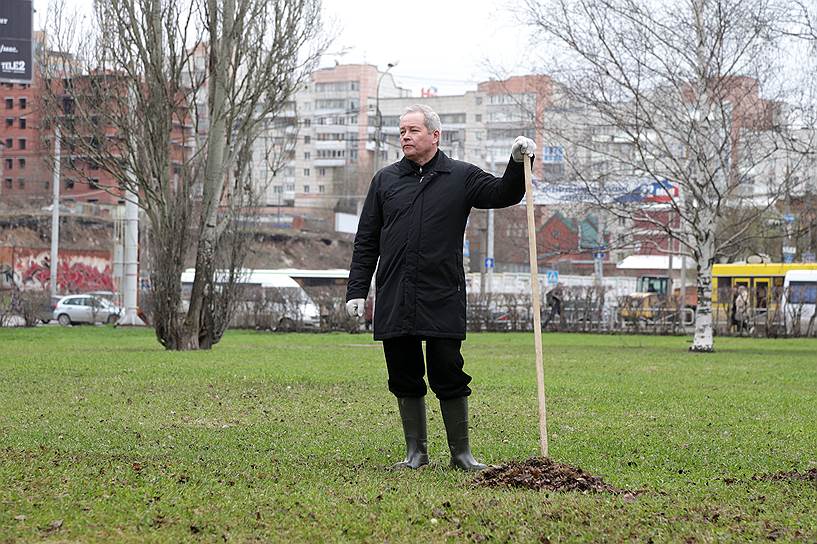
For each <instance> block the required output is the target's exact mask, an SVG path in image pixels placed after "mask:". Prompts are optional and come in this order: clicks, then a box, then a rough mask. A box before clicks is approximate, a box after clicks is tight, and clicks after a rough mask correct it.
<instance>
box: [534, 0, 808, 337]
mask: <svg viewBox="0 0 817 544" xmlns="http://www.w3.org/2000/svg"><path fill="white" fill-rule="evenodd" d="M788 8H789V6H788V4H787V2H785V1H783V0H780V1H777V0H680V1H678V2H642V1H640V0H527V3H526V10H525V13H524V17H525V19H526V20H527V21H528V22H529V23H530V24H531V25H532V26H533V27H534V28H535V30H536V31H537V32H538V34H539V35H540V36H542V37H543V40H544V43H545V44H546V45H547V47H548V49H546V51H548V53H549V54H552V57H553V59H554V60H549V61H547V62H548V68H549V72H550V73H551V74H552V75H553V76H554V77H555V78H556V79H558V80H559V81H560V82H561V83H562V85H561V86H560V87H559V88H558V89H557V91H556V93H555V98H554V104H555V106H554V107H553V108H551V111H549V112H547V113H546V126H545V129H544V130H545V134H546V137H547V138H550V139H551V140H552V141H553V142H554V143H558V144H559V145H563V146H564V147H565V160H566V161H567V163H568V167H569V171H570V173H569V177H572V178H573V179H574V180H577V181H580V182H581V183H583V184H584V186H585V187H586V189H587V192H588V194H590V195H592V198H593V200H594V202H595V204H596V205H597V206H599V207H601V208H603V209H604V210H605V211H606V212H607V213H608V214H609V215H611V216H613V217H616V218H623V219H624V220H625V221H629V224H631V225H632V224H633V222H636V223H638V224H640V225H642V226H648V227H649V228H652V229H655V230H656V231H659V232H662V233H664V236H666V237H667V238H668V239H670V240H675V241H677V242H676V243H677V244H678V245H680V247H681V249H682V251H683V253H685V254H688V255H690V256H692V257H693V258H694V260H695V262H696V263H697V291H698V305H697V308H696V321H695V335H694V341H693V344H692V346H691V348H690V349H691V350H692V351H712V350H713V334H712V330H713V327H712V304H711V300H712V299H711V297H712V288H711V277H712V275H711V271H712V265H713V264H714V263H715V262H717V260H718V259H719V258H720V257H721V256H723V255H724V254H725V253H726V252H727V250H729V249H730V248H734V247H735V246H736V245H738V246H739V245H740V241H741V240H742V238H743V237H744V236H745V235H747V233H748V231H749V227H750V225H752V224H754V221H753V220H752V219H753V218H755V217H758V216H761V215H762V214H764V213H767V212H768V211H769V210H773V209H774V206H775V204H776V203H777V202H778V200H779V198H780V197H781V195H783V194H785V192H786V191H793V190H796V189H798V187H796V184H797V183H799V182H800V178H798V177H797V173H798V172H799V171H800V169H801V168H802V166H803V157H804V155H803V153H802V151H803V149H804V146H803V142H802V141H800V140H799V139H798V138H797V137H796V135H795V134H793V132H792V131H791V130H790V129H791V118H790V116H791V111H790V109H789V108H787V107H786V104H785V98H786V97H787V96H788V92H789V91H790V89H788V88H787V86H786V81H785V78H784V77H782V75H783V73H784V70H781V68H782V67H781V66H779V64H778V63H779V59H780V58H781V57H780V56H779V55H780V53H781V52H782V51H783V50H784V49H785V47H786V43H785V40H784V39H783V33H782V32H781V28H782V26H783V25H784V24H786V21H787V18H788V16H789V15H790V13H789V9H788ZM781 164H785V167H784V168H781V167H780V165H781ZM776 165H777V166H776ZM630 180H640V181H641V182H644V181H646V182H649V183H651V184H652V187H654V188H655V190H656V192H657V194H656V195H654V196H658V197H660V198H658V199H657V200H660V201H661V204H660V207H659V209H652V210H651V209H648V208H645V207H644V205H643V202H639V200H640V199H639V198H638V196H639V195H638V194H635V195H633V194H629V195H628V190H629V189H633V188H634V187H628V185H627V183H628V181H630ZM676 187H677V188H678V189H679V191H677V192H676V189H675V188H676ZM628 196H633V197H635V198H628ZM634 201H636V202H634ZM736 210H740V213H735V211H736ZM669 250H670V251H671V250H672V249H671V248H670V249H669Z"/></svg>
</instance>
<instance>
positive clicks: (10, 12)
mask: <svg viewBox="0 0 817 544" xmlns="http://www.w3.org/2000/svg"><path fill="white" fill-rule="evenodd" d="M32 16H33V7H32V2H31V0H0V81H4V82H12V83H31V78H32V73H33V72H32V67H33V66H32V65H33V60H34V59H33V52H34V48H33V44H32V30H33V28H32V20H33V17H32Z"/></svg>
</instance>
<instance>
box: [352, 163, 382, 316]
mask: <svg viewBox="0 0 817 544" xmlns="http://www.w3.org/2000/svg"><path fill="white" fill-rule="evenodd" d="M378 185H379V183H378V178H377V177H375V179H374V180H372V183H371V185H370V186H369V193H368V194H367V195H366V201H365V202H364V203H363V211H362V212H361V213H360V222H359V223H358V225H357V234H356V235H355V245H354V251H353V252H352V264H351V265H350V266H349V281H348V283H347V284H346V300H347V301H348V300H352V299H353V298H366V295H368V293H369V285H371V283H372V275H373V274H374V269H375V267H376V266H377V259H378V257H379V256H380V228H381V227H382V225H383V210H382V207H381V202H380V196H379V194H378V189H377V188H378Z"/></svg>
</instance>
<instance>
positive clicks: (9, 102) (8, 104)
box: [6, 98, 14, 110]
mask: <svg viewBox="0 0 817 544" xmlns="http://www.w3.org/2000/svg"><path fill="white" fill-rule="evenodd" d="M12 108H14V99H13V98H6V109H7V110H10V109H12Z"/></svg>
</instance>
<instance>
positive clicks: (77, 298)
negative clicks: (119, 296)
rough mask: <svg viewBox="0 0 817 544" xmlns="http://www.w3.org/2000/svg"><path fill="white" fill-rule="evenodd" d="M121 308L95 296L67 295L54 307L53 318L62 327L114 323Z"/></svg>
mask: <svg viewBox="0 0 817 544" xmlns="http://www.w3.org/2000/svg"><path fill="white" fill-rule="evenodd" d="M121 314H122V308H120V307H119V306H116V305H114V304H113V303H111V302H109V301H108V300H107V299H105V298H103V297H99V296H96V295H68V296H65V297H62V298H61V299H60V300H59V301H57V305H56V306H54V313H53V318H54V319H55V320H56V321H57V322H58V323H59V324H60V325H62V326H64V327H67V326H68V325H74V324H77V323H116V321H117V320H118V319H119V316H120V315H121Z"/></svg>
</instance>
